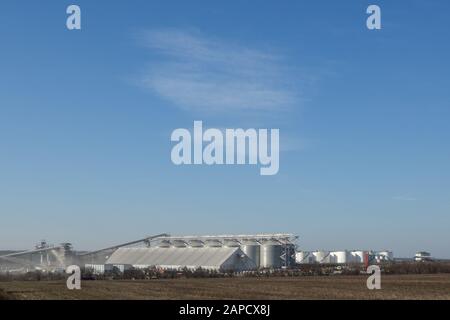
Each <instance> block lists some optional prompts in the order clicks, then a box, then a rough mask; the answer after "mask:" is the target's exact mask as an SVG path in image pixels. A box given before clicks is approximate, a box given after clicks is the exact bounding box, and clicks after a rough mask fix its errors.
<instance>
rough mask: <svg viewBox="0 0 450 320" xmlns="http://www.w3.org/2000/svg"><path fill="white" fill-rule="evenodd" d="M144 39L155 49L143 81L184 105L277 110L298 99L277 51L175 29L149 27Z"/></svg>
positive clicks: (203, 109) (211, 109) (199, 108)
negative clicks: (269, 51) (149, 29)
mask: <svg viewBox="0 0 450 320" xmlns="http://www.w3.org/2000/svg"><path fill="white" fill-rule="evenodd" d="M140 40H141V42H142V43H143V45H144V46H146V47H147V48H148V49H150V50H151V52H152V53H153V54H155V55H154V56H153V57H154V59H152V62H150V65H149V68H148V71H147V72H146V74H145V76H144V81H143V83H144V86H145V87H147V88H149V89H151V90H152V91H153V92H155V93H156V94H158V95H159V96H160V97H162V98H164V99H166V100H168V101H170V102H172V103H173V104H174V105H175V106H177V107H179V108H181V109H184V110H188V111H198V112H209V113H227V112H236V111H241V112H242V111H243V112H265V111H268V112H273V111H282V110H288V109H289V108H291V107H292V106H294V105H296V104H298V103H299V97H298V94H297V90H294V89H292V78H291V77H290V76H289V71H288V68H287V66H286V65H285V61H284V60H283V58H282V57H280V56H278V55H275V54H272V53H267V52H264V51H261V50H255V49H252V48H249V47H248V46H244V45H238V44H234V43H229V42H225V41H222V40H218V39H213V38H209V37H206V36H204V35H202V34H200V33H198V32H185V31H180V30H176V29H163V30H151V31H147V32H144V33H143V34H142V36H141V37H140Z"/></svg>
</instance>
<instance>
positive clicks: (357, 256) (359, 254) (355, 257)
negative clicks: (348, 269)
mask: <svg viewBox="0 0 450 320" xmlns="http://www.w3.org/2000/svg"><path fill="white" fill-rule="evenodd" d="M366 252H367V251H362V250H354V251H352V262H353V263H364V255H365V253H366Z"/></svg>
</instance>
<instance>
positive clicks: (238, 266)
mask: <svg viewBox="0 0 450 320" xmlns="http://www.w3.org/2000/svg"><path fill="white" fill-rule="evenodd" d="M105 266H106V269H111V268H112V267H117V268H118V269H119V270H126V269H127V268H128V267H132V268H136V269H147V268H149V267H156V268H159V269H164V270H182V269H184V268H187V269H191V270H196V269H198V268H202V269H205V270H213V271H220V272H226V271H238V272H239V271H247V270H255V269H256V264H255V262H254V261H253V260H251V259H250V258H249V257H248V256H247V255H246V254H244V252H242V250H241V249H239V248H238V247H187V248H177V247H170V248H161V247H154V248H120V249H117V250H116V251H115V252H114V253H113V254H112V256H111V257H110V258H109V259H108V260H107V261H106V263H105Z"/></svg>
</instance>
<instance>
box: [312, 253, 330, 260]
mask: <svg viewBox="0 0 450 320" xmlns="http://www.w3.org/2000/svg"><path fill="white" fill-rule="evenodd" d="M313 255H314V257H315V261H316V262H317V263H330V253H329V252H328V251H323V250H319V251H315V252H313Z"/></svg>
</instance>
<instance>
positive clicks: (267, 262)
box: [260, 240, 283, 269]
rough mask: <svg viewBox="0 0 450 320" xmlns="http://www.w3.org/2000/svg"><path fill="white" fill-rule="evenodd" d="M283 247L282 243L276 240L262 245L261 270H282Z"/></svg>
mask: <svg viewBox="0 0 450 320" xmlns="http://www.w3.org/2000/svg"><path fill="white" fill-rule="evenodd" d="M282 251H283V247H282V245H281V243H279V242H278V241H275V240H268V241H264V243H263V244H262V245H261V253H260V256H261V260H260V267H261V268H273V269H277V268H281V266H282V264H283V263H282V258H281V255H282V253H283V252H282Z"/></svg>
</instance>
